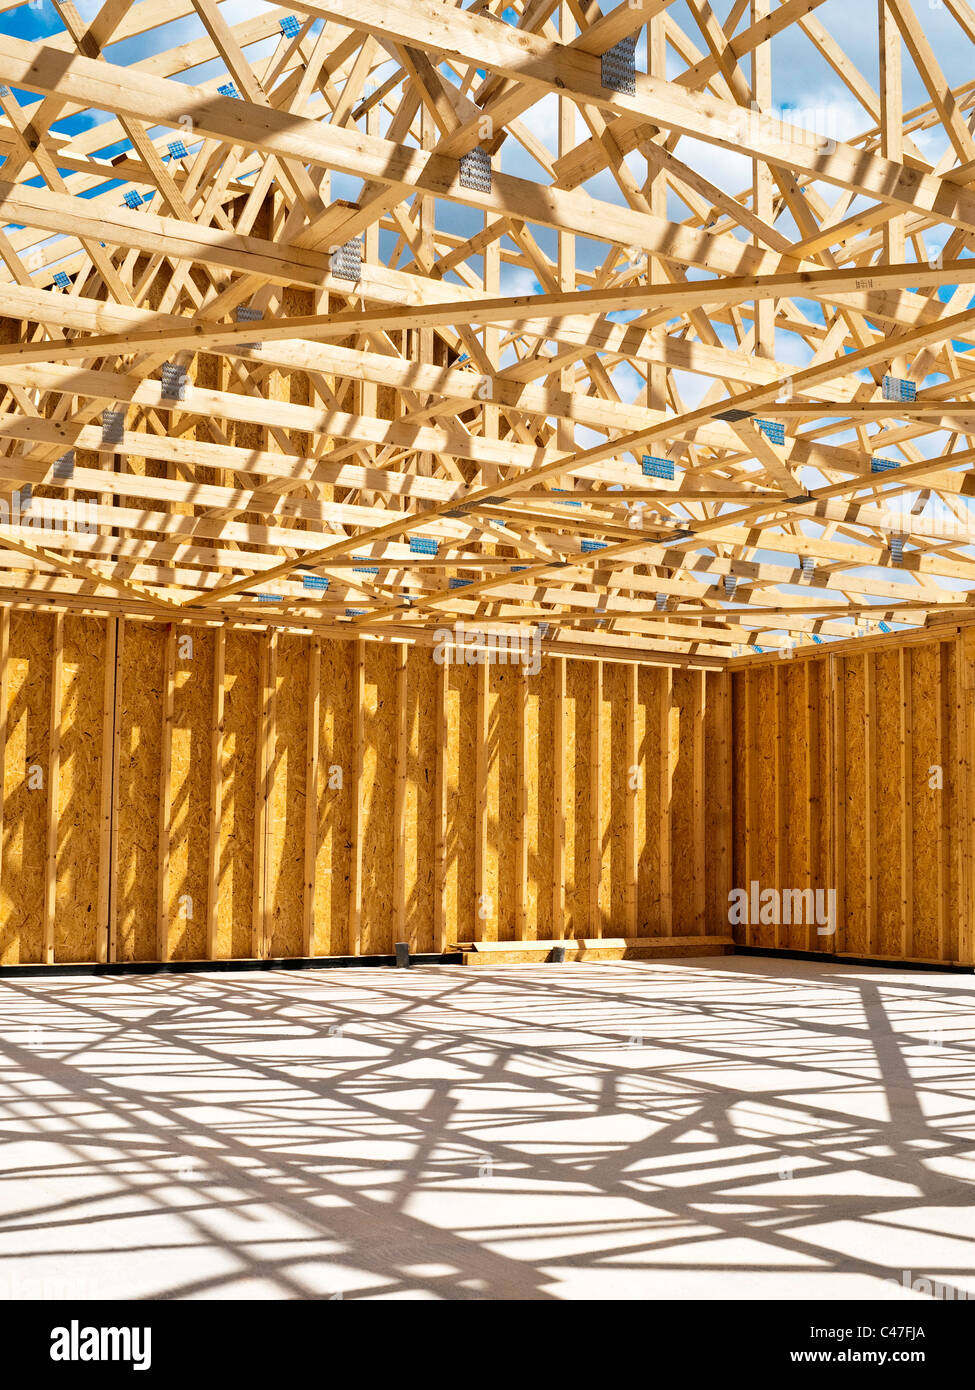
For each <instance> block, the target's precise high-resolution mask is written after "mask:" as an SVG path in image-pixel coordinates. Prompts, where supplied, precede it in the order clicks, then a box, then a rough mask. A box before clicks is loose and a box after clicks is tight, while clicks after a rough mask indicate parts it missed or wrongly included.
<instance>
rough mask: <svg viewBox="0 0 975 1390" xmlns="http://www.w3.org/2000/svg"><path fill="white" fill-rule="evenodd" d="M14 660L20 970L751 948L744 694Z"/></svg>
mask: <svg viewBox="0 0 975 1390" xmlns="http://www.w3.org/2000/svg"><path fill="white" fill-rule="evenodd" d="M2 650H5V651H6V652H7V660H6V662H3V661H0V695H2V698H0V716H2V717H0V745H2V753H3V801H2V837H3V840H2V843H3V858H2V863H0V893H2V912H0V950H2V959H3V962H4V963H14V964H16V963H28V962H30V963H34V962H43V961H52V962H53V961H62V960H63V961H84V960H99V959H107V960H110V961H111V960H119V961H139V960H154V959H158V958H164V959H170V960H199V959H207V958H214V959H233V958H242V959H243V958H248V957H253V956H255V955H263V956H267V957H271V958H278V957H297V956H300V955H303V954H305V953H306V952H310V953H311V954H341V955H345V954H354V953H356V951H357V950H358V951H360V952H361V953H363V954H372V955H374V954H382V955H387V954H390V953H391V952H392V950H393V947H394V945H395V943H396V942H397V941H400V940H405V941H408V942H409V944H410V947H411V949H412V950H413V951H416V952H436V951H441V950H443V949H446V948H447V947H448V946H449V945H451V944H453V943H456V942H460V941H469V940H478V939H479V940H499V941H506V940H522V939H523V940H534V939H543V940H548V939H551V938H553V937H555V938H558V937H563V936H580V937H596V936H600V935H603V936H608V935H611V936H626V937H631V938H633V937H637V938H638V937H650V936H667V935H671V934H673V935H681V934H689V933H690V934H695V935H696V934H702V933H705V932H711V933H722V934H723V933H724V932H725V930H726V927H725V917H724V914H723V913H722V912H721V911H718V912H717V913H715V911H714V907H715V904H716V903H717V904H718V905H719V907H720V904H721V902H722V897H721V894H720V893H718V894H717V896H716V892H717V890H716V889H715V887H714V882H713V881H712V880H714V879H715V876H718V877H719V878H720V876H721V875H723V874H726V873H727V871H728V868H729V866H730V863H731V859H732V848H731V843H730V833H731V819H730V816H727V815H724V814H722V813H721V811H720V809H719V808H718V804H717V803H718V798H719V796H720V794H721V786H722V780H721V779H722V777H723V776H725V775H726V774H727V776H728V777H729V779H730V766H731V739H730V715H731V709H730V701H729V700H728V698H727V680H726V678H725V677H724V676H722V675H717V674H714V675H708V676H707V677H705V676H704V675H702V674H695V673H690V672H673V673H672V672H668V671H665V670H650V669H640V668H637V667H633V666H626V665H622V664H617V663H603V664H595V663H584V662H563V661H560V660H556V659H554V658H546V659H545V660H544V661H543V663H542V667H541V670H540V671H539V673H538V674H535V675H532V674H527V673H525V672H523V671H522V670H521V669H520V668H515V667H505V666H493V667H489V668H484V667H470V666H463V667H456V666H451V667H448V668H446V669H445V668H442V667H439V666H437V665H436V664H435V663H434V662H433V661H432V659H431V655H430V653H429V651H427V650H424V649H420V648H417V649H412V650H409V651H407V650H406V649H405V648H398V647H394V646H380V645H378V644H373V643H367V642H362V643H355V642H329V641H325V640H322V639H312V638H310V637H305V636H300V635H296V634H287V633H272V632H267V633H261V632H257V631H240V630H233V629H225V630H220V629H216V628H208V627H203V626H192V625H183V626H178V627H175V628H173V627H171V626H170V625H169V624H165V623H151V624H147V623H142V622H136V621H132V620H128V621H125V622H118V623H116V622H115V620H110V621H106V620H96V619H86V618H75V617H63V618H56V617H47V616H41V615H30V614H19V613H13V614H11V613H10V612H9V611H8V612H6V613H5V614H4V613H0V654H2ZM360 688H361V704H360V702H359V695H358V692H359V690H360ZM921 756H922V753H921V746H920V744H919V746H918V758H921ZM918 768H920V762H918ZM52 774H53V778H52ZM32 778H33V781H32ZM919 891H920V889H919Z"/></svg>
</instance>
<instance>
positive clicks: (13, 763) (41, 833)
mask: <svg viewBox="0 0 975 1390" xmlns="http://www.w3.org/2000/svg"><path fill="white" fill-rule="evenodd" d="M54 623H55V620H54V618H49V617H46V616H45V617H33V616H31V615H29V614H26V613H12V614H10V615H9V628H7V637H6V640H7V641H8V642H9V658H8V661H7V668H6V680H5V682H4V684H5V687H6V691H5V693H6V702H5V703H6V720H5V724H6V739H5V747H4V760H3V865H2V873H0V888H2V929H0V942H2V953H0V959H2V963H3V964H4V965H17V964H23V963H29V962H36V961H40V960H42V958H43V957H42V950H43V940H44V920H43V904H44V862H45V846H46V826H47V799H48V792H49V779H48V775H47V773H48V758H49V749H50V705H51V665H52V651H53V645H54V642H53V638H54Z"/></svg>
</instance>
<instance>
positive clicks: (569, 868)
mask: <svg viewBox="0 0 975 1390" xmlns="http://www.w3.org/2000/svg"><path fill="white" fill-rule="evenodd" d="M565 686H566V701H567V705H568V708H567V710H566V792H565V813H566V852H565V860H566V868H565V874H566V878H565V883H566V888H565V906H566V919H567V926H566V935H567V936H578V937H590V936H595V935H596V934H597V931H596V924H595V923H594V922H592V921H591V919H590V913H589V826H590V815H591V812H590V800H589V798H590V783H591V777H590V773H591V764H590V762H589V749H590V741H591V719H592V717H593V702H592V688H593V686H592V671H591V667H590V665H588V664H587V663H585V662H581V661H580V662H568V663H567V664H566V681H565Z"/></svg>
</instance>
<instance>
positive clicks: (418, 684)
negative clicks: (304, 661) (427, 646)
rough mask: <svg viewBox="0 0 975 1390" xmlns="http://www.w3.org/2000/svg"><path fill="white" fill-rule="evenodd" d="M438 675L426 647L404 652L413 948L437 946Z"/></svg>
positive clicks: (407, 870)
mask: <svg viewBox="0 0 975 1390" xmlns="http://www.w3.org/2000/svg"><path fill="white" fill-rule="evenodd" d="M438 676H439V670H438V667H437V666H436V664H435V663H434V661H433V660H432V658H431V655H430V653H429V651H424V650H423V649H422V648H414V649H413V650H411V651H409V652H408V653H407V660H406V700H407V706H406V759H407V761H406V786H405V791H404V805H403V853H404V861H405V862H404V876H405V885H404V887H405V922H406V935H407V939H408V940H409V942H410V946H411V949H412V950H414V951H434V950H439V949H440V948H439V945H435V944H434V940H433V915H434V914H433V894H434V858H435V852H436V839H437V824H436V816H435V810H434V771H435V763H436V740H437V736H438V723H437V708H436V699H437V696H436V690H437V678H438Z"/></svg>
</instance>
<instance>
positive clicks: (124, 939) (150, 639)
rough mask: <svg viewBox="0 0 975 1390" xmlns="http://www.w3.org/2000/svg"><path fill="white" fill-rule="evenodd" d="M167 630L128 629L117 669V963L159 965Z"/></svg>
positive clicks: (155, 625)
mask: <svg viewBox="0 0 975 1390" xmlns="http://www.w3.org/2000/svg"><path fill="white" fill-rule="evenodd" d="M165 647H166V628H165V627H163V626H161V625H160V624H158V623H131V624H127V625H126V632H125V641H124V643H123V645H122V656H121V660H120V662H119V715H118V717H119V725H120V728H119V766H118V772H117V776H118V872H117V876H116V885H115V888H116V892H117V894H118V902H117V915H116V923H117V926H116V941H115V959H116V960H120V961H125V960H155V959H156V893H157V874H158V867H159V820H158V808H159V791H160V781H161V777H160V773H161V762H160V751H161V735H162V698H163V680H164V664H165Z"/></svg>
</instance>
